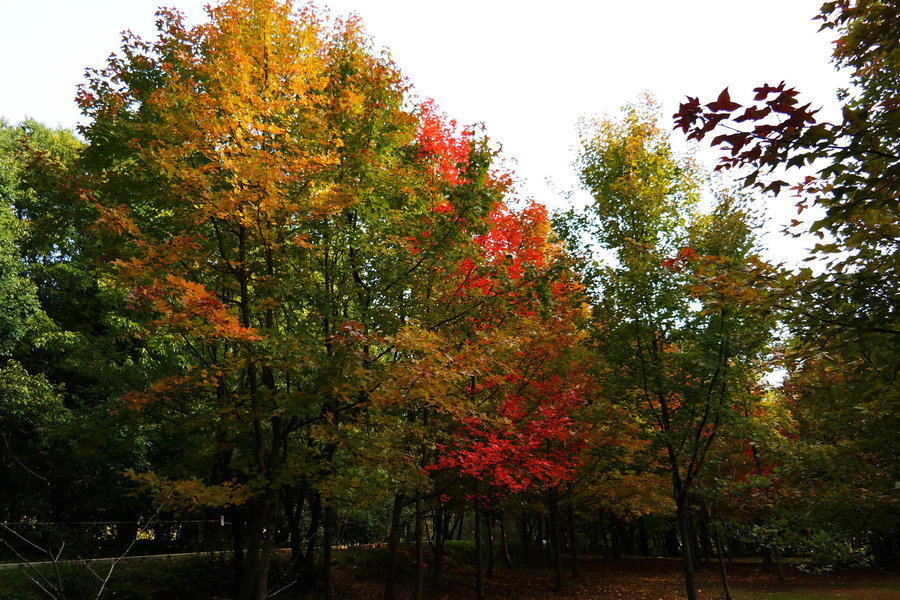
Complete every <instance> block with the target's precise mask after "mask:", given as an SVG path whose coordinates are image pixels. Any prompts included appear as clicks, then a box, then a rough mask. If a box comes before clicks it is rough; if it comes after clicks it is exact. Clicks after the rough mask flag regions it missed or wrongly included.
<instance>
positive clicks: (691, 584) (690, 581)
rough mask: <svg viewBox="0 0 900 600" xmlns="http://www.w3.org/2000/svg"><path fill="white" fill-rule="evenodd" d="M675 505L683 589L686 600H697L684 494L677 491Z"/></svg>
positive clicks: (688, 515) (688, 519) (689, 526)
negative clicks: (679, 536)
mask: <svg viewBox="0 0 900 600" xmlns="http://www.w3.org/2000/svg"><path fill="white" fill-rule="evenodd" d="M675 504H676V506H677V518H678V530H679V532H680V533H681V558H682V561H683V569H684V589H685V593H686V594H687V600H697V583H696V581H695V579H694V557H693V552H692V547H693V543H692V541H691V522H690V513H689V512H688V505H687V497H686V494H682V493H677V494H676V497H675Z"/></svg>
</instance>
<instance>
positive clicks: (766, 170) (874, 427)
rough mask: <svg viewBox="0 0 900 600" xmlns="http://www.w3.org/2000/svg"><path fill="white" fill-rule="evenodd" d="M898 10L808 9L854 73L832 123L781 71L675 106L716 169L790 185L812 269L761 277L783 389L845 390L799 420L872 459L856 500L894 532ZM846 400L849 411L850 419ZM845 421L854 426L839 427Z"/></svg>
mask: <svg viewBox="0 0 900 600" xmlns="http://www.w3.org/2000/svg"><path fill="white" fill-rule="evenodd" d="M898 16H900V13H898V7H897V6H896V5H894V4H893V3H890V2H882V1H879V0H858V1H852V0H840V1H836V2H825V3H823V5H822V7H821V10H820V13H819V15H818V16H817V17H816V19H818V20H820V21H821V22H822V30H825V31H828V32H833V33H834V34H835V35H836V40H835V49H834V54H833V61H834V63H835V65H836V66H837V67H839V68H844V69H846V70H847V71H848V72H849V73H850V80H851V86H850V87H849V88H848V89H847V90H845V91H842V92H841V93H840V95H839V100H840V101H841V102H842V105H843V106H842V115H841V119H840V120H839V121H837V122H833V123H830V122H822V121H819V118H818V114H817V113H818V111H817V110H815V105H814V103H813V102H809V101H804V100H802V99H801V98H802V96H801V94H800V92H799V91H798V90H796V89H794V88H792V87H790V86H789V85H788V84H786V83H785V82H781V83H780V84H777V85H770V84H764V85H761V86H759V87H757V88H756V89H754V93H755V95H754V96H753V97H752V98H749V99H747V100H745V99H744V98H743V97H737V96H736V98H735V99H732V97H731V94H730V92H729V90H728V89H726V90H724V91H723V92H722V93H721V94H720V95H719V97H718V98H717V99H716V100H714V101H712V102H709V103H706V104H703V103H701V102H700V100H699V99H698V98H688V99H687V101H686V102H684V103H683V104H682V105H681V107H680V109H679V112H678V113H677V114H676V115H675V117H676V127H677V128H680V129H681V130H682V131H683V132H684V133H686V134H687V135H688V137H690V138H693V139H697V140H703V139H706V138H711V140H712V145H713V146H718V147H720V148H721V149H722V150H724V151H725V153H724V155H723V156H722V158H721V159H720V163H719V167H718V168H719V169H722V170H727V169H735V171H734V172H735V173H736V174H737V175H738V177H739V178H741V179H742V180H743V183H744V185H746V186H752V187H756V188H759V189H761V190H765V191H771V192H774V193H775V194H777V193H778V192H779V191H780V190H781V189H783V188H786V187H791V188H792V189H793V191H794V193H795V195H796V199H794V200H792V202H796V205H797V210H798V213H799V214H798V217H797V218H796V219H794V220H793V222H792V224H791V226H790V227H789V228H788V229H789V230H790V232H791V233H794V234H795V235H796V234H800V233H804V232H805V233H808V234H811V235H813V236H816V237H818V239H819V242H818V243H817V244H816V245H815V247H814V248H813V251H812V255H811V258H814V259H816V260H817V262H818V264H819V265H821V267H822V268H821V270H820V271H818V270H817V271H814V270H813V269H811V268H797V269H794V270H793V272H791V273H786V274H785V275H784V276H782V277H780V278H778V279H776V280H773V281H772V285H771V296H772V302H773V304H775V305H777V307H778V308H780V310H781V314H782V318H783V319H784V321H785V323H786V324H787V325H788V326H789V327H790V330H791V332H792V333H793V334H794V338H793V341H792V343H791V344H790V345H789V346H788V348H787V353H786V358H787V359H788V365H789V368H790V370H791V373H792V374H791V376H790V377H789V379H788V382H789V385H788V387H787V389H788V391H789V395H790V397H791V398H792V401H793V402H796V405H795V406H796V407H797V408H798V409H799V410H800V412H799V413H798V415H802V418H803V421H806V420H807V419H809V418H810V417H812V416H813V414H814V413H811V412H808V411H806V410H805V409H803V408H802V405H805V404H806V402H816V403H817V402H818V401H819V400H820V399H822V398H823V396H822V395H821V394H822V393H824V392H822V390H824V389H831V387H830V383H828V382H840V386H841V387H842V388H843V389H847V390H852V392H850V393H849V395H848V396H831V395H830V393H826V396H829V397H832V398H833V399H834V400H835V403H834V404H830V403H829V404H826V405H824V406H823V409H824V410H823V411H821V412H819V413H818V415H816V416H817V418H816V420H817V421H818V424H817V425H816V426H814V427H809V428H807V429H806V431H807V432H808V433H810V434H812V435H813V437H814V438H815V437H817V436H818V435H819V434H818V433H817V432H818V431H821V432H822V434H823V435H825V437H826V438H829V439H832V440H836V439H837V438H841V439H843V441H842V442H840V443H839V444H838V445H836V446H833V450H834V452H835V461H838V458H837V457H838V455H841V456H844V457H847V453H845V450H846V448H847V447H848V445H852V446H855V447H856V448H857V450H858V452H857V453H855V456H856V459H855V460H863V461H865V462H866V463H868V464H872V465H875V471H876V472H877V473H879V475H875V473H874V472H873V473H872V475H873V476H872V477H871V478H870V479H869V480H868V484H865V485H864V486H862V485H861V490H862V489H865V490H867V491H869V490H875V491H874V493H875V494H876V495H877V496H879V497H880V498H881V499H882V500H881V501H875V502H873V504H871V505H870V506H868V507H867V509H866V512H867V513H868V514H870V515H872V518H873V521H872V524H873V527H874V529H875V530H877V531H879V532H880V533H879V535H881V536H885V539H893V540H894V542H893V543H894V544H896V522H897V521H896V512H895V510H894V509H892V508H891V507H890V505H891V503H890V502H888V501H887V499H888V498H890V497H891V496H890V494H891V490H890V482H891V481H894V480H896V479H897V476H896V475H897V473H898V471H897V468H898V466H897V462H896V460H895V459H896V456H897V453H896V447H895V443H894V441H895V437H896V436H887V437H885V432H886V431H896V429H897V427H896V415H897V411H896V405H897V396H896V391H895V388H896V386H895V385H894V380H895V375H896V372H897V363H896V356H897V351H898V347H897V340H898V336H897V333H898V331H900V327H898V323H897V311H896V305H897V294H896V289H897V276H896V273H897V257H898V252H897V250H898V248H897V239H898V236H897V222H898V214H897V193H898V192H897V189H898V186H897V185H896V184H897V178H898V174H900V150H898V148H900V146H898V143H900V142H898V136H897V126H896V125H897V118H898V105H897V89H898V69H897V64H898V62H897V57H898V50H897V47H896V43H895V40H896V39H897V38H898V35H900V32H898ZM736 100H740V101H741V102H740V103H739V102H738V101H736ZM795 173H796V175H795ZM806 209H811V210H810V211H809V212H805V211H806ZM810 213H812V214H813V215H814V216H812V217H809V218H808V220H807V216H806V215H808V214H810ZM804 220H806V223H804ZM804 230H805V231H804ZM801 397H802V398H804V400H800V398H801ZM838 398H840V399H841V400H840V401H838ZM851 398H852V400H851ZM845 399H846V400H845ZM848 411H853V414H854V415H855V416H854V417H853V418H852V419H849V420H848V419H847V417H846V415H847V414H848ZM841 422H843V423H845V424H847V423H852V424H853V430H844V431H842V432H841V433H839V434H837V435H836V436H835V434H836V432H835V431H834V427H835V424H836V423H841ZM826 432H829V433H826ZM839 446H842V447H843V449H839ZM863 457H865V458H863ZM840 462H844V461H840ZM834 464H837V462H835V463H834ZM847 466H848V467H849V465H847ZM849 468H850V469H851V470H852V469H853V468H852V467H849ZM860 493H861V494H862V495H866V494H867V492H863V491H860ZM885 511H886V512H885ZM886 513H889V514H891V515H892V516H891V517H890V518H886V516H885V515H886ZM875 515H878V516H877V517H876V516H875ZM875 521H877V522H878V523H879V525H877V526H876V525H874V523H875ZM836 524H837V523H836ZM880 543H881V544H882V545H884V544H883V541H882V542H880ZM887 545H888V546H890V544H887ZM888 554H891V553H888ZM893 554H894V557H893V559H891V560H893V561H894V562H896V561H897V557H896V553H895V552H894V553H893Z"/></svg>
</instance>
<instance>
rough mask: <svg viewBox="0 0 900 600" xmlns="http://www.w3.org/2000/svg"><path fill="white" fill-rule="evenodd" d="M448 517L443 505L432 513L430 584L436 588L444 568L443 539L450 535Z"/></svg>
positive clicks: (439, 583)
mask: <svg viewBox="0 0 900 600" xmlns="http://www.w3.org/2000/svg"><path fill="white" fill-rule="evenodd" d="M449 527H450V519H449V517H448V515H447V513H446V512H445V511H444V509H443V507H440V506H439V507H438V508H437V509H436V510H435V513H434V546H433V548H432V553H433V556H432V558H431V561H432V565H431V586H432V587H434V588H437V587H439V586H440V585H441V575H442V574H443V569H444V541H445V540H446V539H447V537H448V536H449V535H450V532H449V531H448V530H449Z"/></svg>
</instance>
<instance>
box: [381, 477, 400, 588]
mask: <svg viewBox="0 0 900 600" xmlns="http://www.w3.org/2000/svg"><path fill="white" fill-rule="evenodd" d="M402 513H403V493H402V492H397V493H396V494H394V507H393V510H392V511H391V531H390V534H389V535H388V556H387V579H386V580H385V582H384V600H394V598H395V597H396V591H395V589H396V585H397V552H398V550H399V548H400V516H401V514H402Z"/></svg>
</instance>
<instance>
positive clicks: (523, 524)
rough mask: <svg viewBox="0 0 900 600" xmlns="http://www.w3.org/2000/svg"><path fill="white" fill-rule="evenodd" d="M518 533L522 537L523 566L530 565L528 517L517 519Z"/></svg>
mask: <svg viewBox="0 0 900 600" xmlns="http://www.w3.org/2000/svg"><path fill="white" fill-rule="evenodd" d="M519 533H520V534H521V537H522V560H523V561H524V563H525V566H527V567H530V566H531V527H530V526H529V525H528V517H522V518H521V519H519Z"/></svg>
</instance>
